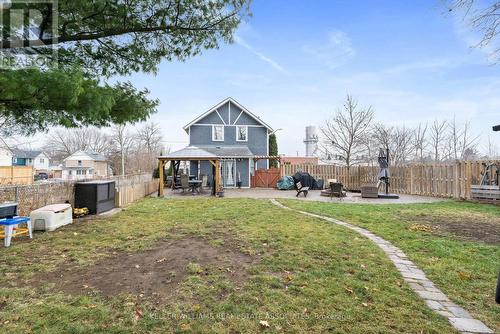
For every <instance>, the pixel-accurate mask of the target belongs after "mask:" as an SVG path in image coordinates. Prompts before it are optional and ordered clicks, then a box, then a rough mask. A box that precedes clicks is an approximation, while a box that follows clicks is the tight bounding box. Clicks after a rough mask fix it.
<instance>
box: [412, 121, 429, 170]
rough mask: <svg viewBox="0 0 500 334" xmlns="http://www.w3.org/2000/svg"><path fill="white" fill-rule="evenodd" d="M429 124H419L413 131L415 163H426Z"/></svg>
mask: <svg viewBox="0 0 500 334" xmlns="http://www.w3.org/2000/svg"><path fill="white" fill-rule="evenodd" d="M426 134H427V122H425V123H424V124H422V123H418V126H417V127H416V128H415V130H414V131H413V147H414V149H415V158H414V160H415V161H418V162H423V161H424V152H425V150H426V149H427V144H428V141H427V137H426Z"/></svg>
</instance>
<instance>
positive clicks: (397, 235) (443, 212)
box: [280, 200, 500, 331]
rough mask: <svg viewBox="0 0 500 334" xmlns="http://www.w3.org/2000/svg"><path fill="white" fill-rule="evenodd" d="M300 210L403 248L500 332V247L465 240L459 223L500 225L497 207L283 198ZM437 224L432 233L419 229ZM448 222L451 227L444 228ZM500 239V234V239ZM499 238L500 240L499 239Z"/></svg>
mask: <svg viewBox="0 0 500 334" xmlns="http://www.w3.org/2000/svg"><path fill="white" fill-rule="evenodd" d="M280 202H281V203H283V204H285V205H287V206H289V207H291V208H295V209H300V210H303V211H308V212H313V213H316V214H322V215H326V216H330V217H334V218H337V219H340V220H343V221H345V222H349V223H352V224H354V225H358V226H361V227H364V228H366V229H368V230H370V231H372V232H374V233H375V234H377V235H378V236H380V237H382V238H384V239H386V240H388V241H390V242H392V243H393V244H394V245H395V246H397V247H399V248H401V249H402V250H403V251H404V252H405V253H406V255H408V257H409V258H410V259H411V260H412V261H414V262H415V263H416V264H417V265H418V266H419V267H421V268H422V269H423V270H424V271H425V273H426V274H427V276H428V277H429V278H430V279H431V280H432V281H433V282H434V283H436V284H437V285H438V287H439V288H440V289H441V290H442V291H443V292H444V293H445V294H447V295H448V297H450V298H451V299H452V300H453V301H455V302H456V303H458V304H460V305H461V306H462V307H464V308H465V309H466V310H468V311H469V312H471V314H473V315H474V316H475V317H477V318H478V319H480V320H482V321H484V322H485V323H486V324H487V325H489V326H490V327H491V328H493V329H496V330H497V331H500V305H498V304H495V299H494V295H495V287H496V279H497V277H498V270H499V268H500V244H486V243H483V242H481V241H474V240H471V239H470V238H469V239H465V238H464V237H463V236H460V235H459V234H460V231H453V230H450V229H452V228H453V226H454V225H456V226H457V228H458V229H460V228H462V227H460V226H458V225H459V224H464V223H466V224H472V225H473V226H474V227H475V228H476V229H478V231H480V230H481V229H482V228H483V229H484V228H485V227H486V226H485V225H486V224H487V225H488V226H490V230H491V229H492V227H494V228H495V227H496V229H494V230H493V231H492V232H490V233H497V232H495V231H498V227H500V209H499V208H498V207H497V206H493V205H486V204H474V203H467V202H453V201H446V202H438V203H432V204H407V205H392V204H391V205H365V204H362V205H360V204H358V205H356V204H346V203H320V202H305V201H295V200H280ZM429 223H432V224H433V226H437V229H433V230H429V231H425V230H424V231H418V230H412V229H411V228H410V227H412V226H415V225H416V224H418V225H427V226H431V225H429ZM443 224H446V225H447V226H448V228H447V229H446V230H445V229H443V228H440V226H441V227H442V226H443ZM497 236H498V235H497ZM497 240H498V238H497Z"/></svg>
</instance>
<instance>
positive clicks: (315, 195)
mask: <svg viewBox="0 0 500 334" xmlns="http://www.w3.org/2000/svg"><path fill="white" fill-rule="evenodd" d="M296 194H297V192H296V191H295V190H277V189H272V188H251V189H226V190H225V197H227V198H262V199H272V198H288V199H300V200H305V201H320V202H340V201H341V202H345V203H360V204H409V203H432V202H439V201H443V200H446V199H442V198H436V197H426V196H414V195H399V199H379V198H361V194H359V193H347V196H346V197H344V198H342V200H340V199H339V198H336V197H334V198H330V197H325V196H321V191H320V190H311V191H309V195H308V196H307V197H306V198H304V196H302V195H300V196H299V197H295V195H296ZM179 196H182V197H183V198H197V197H199V196H210V191H209V190H206V191H205V192H204V193H203V194H201V195H195V196H193V195H192V194H191V193H190V192H185V193H184V194H183V193H182V191H181V190H176V191H172V190H170V189H165V197H167V198H178V197H179Z"/></svg>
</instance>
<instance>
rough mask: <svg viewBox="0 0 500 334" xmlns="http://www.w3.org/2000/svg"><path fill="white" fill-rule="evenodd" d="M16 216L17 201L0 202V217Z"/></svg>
mask: <svg viewBox="0 0 500 334" xmlns="http://www.w3.org/2000/svg"><path fill="white" fill-rule="evenodd" d="M15 216H17V203H2V204H0V219H4V218H12V217H15Z"/></svg>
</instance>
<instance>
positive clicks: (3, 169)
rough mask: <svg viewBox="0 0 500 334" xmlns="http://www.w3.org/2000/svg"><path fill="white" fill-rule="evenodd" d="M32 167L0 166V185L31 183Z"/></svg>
mask: <svg viewBox="0 0 500 334" xmlns="http://www.w3.org/2000/svg"><path fill="white" fill-rule="evenodd" d="M32 183H33V167H31V166H0V185H11V184H32Z"/></svg>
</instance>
